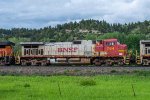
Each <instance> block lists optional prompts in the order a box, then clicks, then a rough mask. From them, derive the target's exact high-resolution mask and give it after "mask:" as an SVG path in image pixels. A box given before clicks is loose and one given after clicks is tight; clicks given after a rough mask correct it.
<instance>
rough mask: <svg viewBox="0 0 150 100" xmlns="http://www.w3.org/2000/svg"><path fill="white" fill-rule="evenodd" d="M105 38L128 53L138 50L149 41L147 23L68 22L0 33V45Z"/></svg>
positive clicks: (6, 30)
mask: <svg viewBox="0 0 150 100" xmlns="http://www.w3.org/2000/svg"><path fill="white" fill-rule="evenodd" d="M106 38H118V40H119V41H120V42H121V43H125V44H127V45H128V48H129V49H132V50H136V49H137V50H139V41H140V40H142V39H150V21H148V20H145V21H144V22H134V23H133V22H132V23H125V24H120V23H113V24H111V23H108V22H106V21H104V20H102V21H99V20H93V19H89V20H84V19H83V20H81V21H79V22H76V21H75V22H69V23H65V24H62V25H60V24H58V25H56V26H55V27H51V26H48V27H44V28H40V29H29V28H12V29H0V41H6V40H9V41H13V42H15V43H16V44H17V46H19V42H25V41H43V42H51V41H53V42H54V41H73V40H81V39H87V40H89V39H91V40H101V39H106Z"/></svg>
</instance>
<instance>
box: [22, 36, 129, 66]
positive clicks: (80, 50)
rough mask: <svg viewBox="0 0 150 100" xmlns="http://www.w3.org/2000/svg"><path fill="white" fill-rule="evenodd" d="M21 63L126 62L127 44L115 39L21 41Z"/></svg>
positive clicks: (121, 63)
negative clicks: (46, 41)
mask: <svg viewBox="0 0 150 100" xmlns="http://www.w3.org/2000/svg"><path fill="white" fill-rule="evenodd" d="M20 44H21V48H22V55H21V57H20V63H21V65H50V64H95V65H102V64H105V65H113V64H119V65H123V64H125V63H126V64H127V63H129V61H128V60H129V59H127V45H126V44H120V43H119V42H118V40H117V39H105V40H101V41H92V40H75V41H73V42H50V43H44V42H21V43H20Z"/></svg>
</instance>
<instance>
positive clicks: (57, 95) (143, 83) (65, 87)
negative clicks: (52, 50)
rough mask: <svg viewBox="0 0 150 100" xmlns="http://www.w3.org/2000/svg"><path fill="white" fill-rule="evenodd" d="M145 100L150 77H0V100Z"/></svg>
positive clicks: (149, 89) (147, 97) (149, 86)
mask: <svg viewBox="0 0 150 100" xmlns="http://www.w3.org/2000/svg"><path fill="white" fill-rule="evenodd" d="M132 85H133V88H132ZM133 91H135V96H134V92H133ZM149 99H150V76H139V75H101V76H90V77H85V76H0V100H149Z"/></svg>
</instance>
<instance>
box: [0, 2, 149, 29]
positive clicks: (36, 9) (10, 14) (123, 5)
mask: <svg viewBox="0 0 150 100" xmlns="http://www.w3.org/2000/svg"><path fill="white" fill-rule="evenodd" d="M149 4H150V0H0V27H1V28H13V27H28V28H40V27H44V26H49V25H52V26H54V25H56V24H62V23H65V22H69V21H76V20H77V21H79V20H81V19H91V18H93V19H98V20H106V21H108V22H110V23H128V22H136V21H144V20H149V19H150V6H149Z"/></svg>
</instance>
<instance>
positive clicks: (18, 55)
mask: <svg viewBox="0 0 150 100" xmlns="http://www.w3.org/2000/svg"><path fill="white" fill-rule="evenodd" d="M15 64H17V65H18V64H20V54H19V52H17V53H16V54H15Z"/></svg>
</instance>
